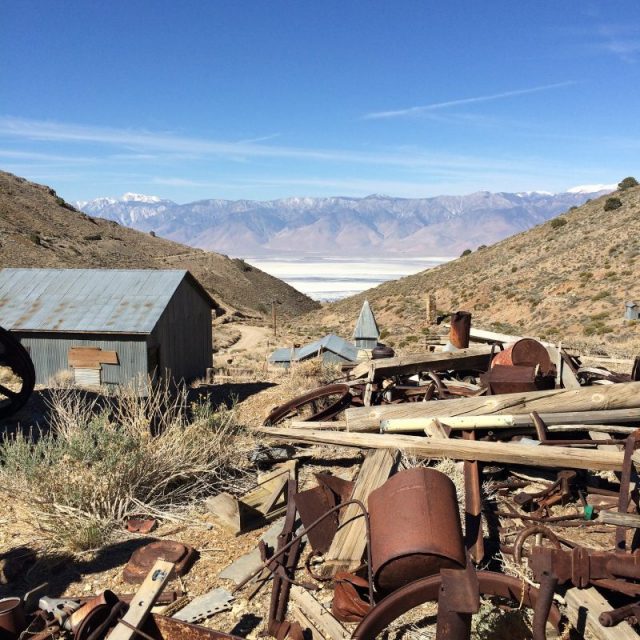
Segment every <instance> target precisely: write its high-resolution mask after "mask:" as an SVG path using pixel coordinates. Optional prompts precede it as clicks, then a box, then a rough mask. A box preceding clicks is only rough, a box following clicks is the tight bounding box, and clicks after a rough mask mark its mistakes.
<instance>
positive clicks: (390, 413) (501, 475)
mask: <svg viewBox="0 0 640 640" xmlns="http://www.w3.org/2000/svg"><path fill="white" fill-rule="evenodd" d="M470 320H471V316H470V314H468V313H465V312H458V313H457V314H454V315H453V316H452V318H451V331H450V334H449V341H448V344H447V345H444V348H443V349H442V350H440V351H437V352H435V351H434V352H428V353H421V354H417V355H411V356H401V357H395V356H392V357H388V358H376V359H372V360H370V361H367V362H363V363H361V364H359V365H357V366H356V367H355V368H352V369H351V370H350V371H349V373H348V376H347V377H346V378H345V379H343V380H340V381H336V382H335V383H334V384H332V385H329V386H327V387H323V388H321V389H317V390H314V391H311V392H308V393H305V394H304V395H302V396H300V397H298V398H294V399H293V400H292V401H291V402H289V403H286V404H285V405H283V406H281V407H278V408H276V409H275V410H274V411H273V412H272V413H271V414H270V415H269V417H268V418H267V420H266V422H265V425H264V426H263V427H261V428H260V429H259V431H260V432H261V433H262V434H264V436H265V438H264V440H262V441H261V444H260V446H259V447H258V448H257V449H256V451H255V452H254V454H253V457H252V460H253V462H254V464H255V466H256V467H257V469H259V470H260V472H259V473H258V474H257V482H256V484H255V485H254V486H253V487H251V488H250V489H249V490H246V491H245V492H244V493H243V494H242V495H238V494H237V493H233V492H229V493H220V494H218V495H216V496H214V497H211V498H209V499H208V500H207V501H206V505H205V506H206V510H207V512H208V513H209V514H211V515H212V516H213V517H214V518H215V520H216V522H217V523H218V525H219V526H220V527H221V528H223V529H224V530H225V531H226V532H227V534H228V535H229V536H230V537H231V538H232V539H233V540H235V539H236V538H235V536H242V535H244V534H246V533H247V532H249V531H255V530H257V529H261V528H263V527H264V531H263V532H262V535H261V537H260V540H259V543H258V546H257V548H255V549H253V550H252V551H250V552H248V553H245V554H244V555H241V556H240V557H235V555H236V554H230V555H233V556H234V557H235V559H234V560H233V562H232V563H231V564H230V565H228V566H227V567H225V568H224V569H223V570H222V571H221V572H220V573H219V574H218V575H217V576H212V582H214V588H213V589H212V590H211V591H209V592H207V593H206V594H204V595H201V596H199V597H196V598H195V599H192V600H190V601H189V598H185V597H184V594H182V593H179V592H175V591H174V592H170V591H167V590H166V586H167V583H168V580H169V579H170V578H171V577H172V576H177V575H182V574H183V573H186V572H188V571H189V569H190V567H191V565H192V564H193V563H194V562H196V561H197V558H198V553H197V551H196V549H194V548H193V547H190V546H189V545H185V544H181V543H179V542H177V541H171V540H162V541H155V542H152V543H150V544H148V545H146V546H144V547H141V548H140V549H138V550H137V551H136V552H135V553H134V554H133V555H132V556H131V559H130V561H129V563H128V564H127V566H126V567H125V568H124V571H123V576H124V579H125V580H126V581H127V582H130V583H134V584H138V583H140V582H141V585H140V587H139V588H138V591H137V592H136V593H135V594H131V595H130V596H128V597H125V596H118V595H116V594H114V593H112V592H111V591H105V592H103V593H101V594H98V595H97V596H95V597H92V598H83V599H79V598H78V599H76V598H70V599H55V598H51V597H47V596H45V595H43V594H42V593H30V594H26V595H25V596H24V597H22V598H8V599H5V600H3V601H0V640H1V639H3V638H7V639H10V640H14V639H16V638H18V637H22V638H25V639H26V638H30V639H32V640H33V639H34V638H35V639H36V640H44V638H50V637H56V638H57V637H64V638H72V639H73V640H100V639H102V638H108V639H109V640H129V639H131V640H132V639H133V638H137V637H141V638H145V639H147V640H149V639H152V640H155V639H159V638H173V639H174V638H182V637H185V638H187V637H188V638H195V639H199V638H202V639H205V638H234V637H236V636H235V635H229V634H227V633H222V632H219V631H214V630H212V629H211V628H209V627H208V625H209V623H210V622H213V623H215V620H216V618H215V616H217V615H219V614H220V613H221V612H223V611H229V610H231V615H235V614H236V613H239V612H240V611H241V609H240V608H237V607H238V606H239V603H241V602H244V603H245V604H244V605H243V606H244V612H245V613H244V614H243V617H244V616H246V615H252V614H254V613H255V614H256V616H258V614H259V613H260V611H261V610H262V609H261V607H263V609H264V610H265V615H264V623H265V624H264V629H263V635H268V636H271V637H275V638H277V640H284V638H287V637H289V638H292V639H294V640H302V639H303V638H306V639H307V640H309V639H311V640H322V639H325V640H346V639H347V638H354V639H357V640H370V639H373V638H375V637H377V636H379V635H381V634H387V637H389V636H395V637H401V636H402V635H406V634H409V635H411V634H414V635H415V633H416V629H417V628H418V627H419V625H420V624H422V623H425V624H430V625H431V631H433V633H432V634H431V635H425V637H435V638H437V639H438V640H466V639H468V638H471V637H482V638H493V637H497V635H493V634H492V632H489V633H487V632H485V633H484V635H482V634H481V633H480V632H479V631H478V629H477V628H476V627H474V625H476V624H477V621H478V618H479V617H481V616H477V617H476V618H475V619H474V614H476V613H478V612H480V613H482V610H484V608H486V607H489V608H491V610H492V611H493V612H496V615H505V616H506V615H515V616H520V619H521V620H522V624H524V625H525V627H526V628H527V629H528V634H529V636H530V637H533V638H534V639H535V640H542V639H544V638H553V637H569V636H568V635H567V634H568V633H573V634H577V636H576V635H574V636H573V637H587V638H599V639H612V638H622V639H626V638H637V637H638V634H637V633H636V628H637V627H638V624H639V622H640V551H638V545H639V544H640V534H639V532H640V513H639V510H638V500H639V492H638V476H637V465H639V464H640V429H639V428H638V427H640V381H639V380H640V365H639V364H638V361H636V362H635V363H634V366H633V368H632V371H631V373H630V374H621V373H614V372H611V371H609V370H608V369H605V368H602V367H593V366H589V367H587V366H584V365H583V363H582V360H581V358H580V357H579V356H578V355H576V354H573V353H569V352H568V351H567V350H566V349H563V348H561V347H556V346H554V345H551V344H546V343H543V342H541V341H538V340H533V339H531V338H520V337H513V336H499V335H496V334H487V332H478V331H474V330H472V329H471V323H470ZM474 337H480V338H482V339H483V340H485V342H486V341H488V342H489V344H481V345H474V346H470V340H472V339H474ZM270 443H271V444H270ZM309 445H312V446H311V447H310V446H309ZM342 447H345V448H347V449H346V451H349V450H351V451H355V452H356V454H357V455H361V458H359V460H361V464H360V466H359V469H358V470H357V473H356V474H351V475H348V477H345V473H340V471H339V470H338V471H337V472H336V473H335V475H334V474H332V473H329V472H327V470H326V469H325V468H323V470H321V471H320V470H318V469H317V467H315V466H313V467H312V465H309V466H308V467H305V466H303V465H305V464H306V462H308V461H309V460H316V461H317V460H318V459H321V460H322V456H323V455H324V456H325V460H324V462H326V463H327V465H325V466H330V465H331V463H332V462H334V461H335V455H336V450H338V449H339V450H340V451H345V449H342ZM323 452H324V453H323ZM439 461H447V462H442V463H441V462H439ZM311 468H313V469H314V470H315V473H314V474H313V475H311V474H310V472H309V471H310V469H311ZM334 470H335V469H334ZM303 476H304V479H303V480H301V477H303ZM230 491H231V490H230ZM153 525H154V522H153V521H146V520H144V519H143V518H141V519H135V520H132V521H131V522H130V523H128V527H129V528H130V530H131V531H140V532H147V533H148V531H150V530H151V528H152V527H153ZM218 535H222V534H221V533H219V534H218ZM238 546H240V545H238ZM215 581H218V583H215ZM230 583H232V584H233V585H234V587H228V585H229V584H230ZM267 586H269V588H268V589H267V588H265V587H267ZM225 587H227V588H228V589H229V590H227V588H225ZM262 598H264V599H265V600H268V602H266V601H263V600H262ZM158 604H163V605H165V606H166V608H165V609H164V610H162V612H156V611H152V607H154V605H158ZM263 605H264V606H263ZM416 612H419V613H416ZM209 619H211V621H210V620H209ZM218 620H219V618H218ZM425 621H426V622H425ZM238 625H239V623H238V624H237V625H236V626H234V629H233V630H232V631H231V634H234V633H241V631H240V627H239V626H238ZM244 635H246V633H244ZM252 637H256V636H255V634H254V635H252ZM500 637H527V636H526V635H522V634H520V635H516V634H508V635H502V636H500Z"/></svg>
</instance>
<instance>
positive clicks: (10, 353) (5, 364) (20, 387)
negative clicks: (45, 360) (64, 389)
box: [0, 327, 36, 420]
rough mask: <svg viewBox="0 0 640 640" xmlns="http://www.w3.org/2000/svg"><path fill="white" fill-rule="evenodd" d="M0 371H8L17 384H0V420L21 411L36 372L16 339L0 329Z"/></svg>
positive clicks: (30, 390)
mask: <svg viewBox="0 0 640 640" xmlns="http://www.w3.org/2000/svg"><path fill="white" fill-rule="evenodd" d="M0 369H9V370H10V371H11V374H12V377H14V378H15V379H16V380H18V381H19V382H16V383H15V385H14V384H10V385H9V384H6V383H5V384H3V383H0V420H2V419H3V418H8V417H9V416H10V415H12V414H14V413H15V412H16V411H18V410H19V409H21V408H22V407H23V406H24V405H25V403H26V402H27V400H28V399H29V396H30V395H31V393H32V391H33V388H34V386H35V384H36V372H35V369H34V367H33V362H32V361H31V357H30V356H29V353H28V352H27V350H26V349H25V348H24V347H23V346H22V345H21V344H20V342H19V341H18V339H17V338H16V337H15V336H14V335H13V334H12V333H11V332H10V331H7V330H6V329H3V328H2V327H0Z"/></svg>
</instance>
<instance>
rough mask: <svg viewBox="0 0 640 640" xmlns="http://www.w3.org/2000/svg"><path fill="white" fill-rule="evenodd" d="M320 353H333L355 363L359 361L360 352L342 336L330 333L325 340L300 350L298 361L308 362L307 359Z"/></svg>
mask: <svg viewBox="0 0 640 640" xmlns="http://www.w3.org/2000/svg"><path fill="white" fill-rule="evenodd" d="M319 351H320V352H322V351H332V352H333V353H335V354H337V355H339V356H341V357H342V358H345V359H346V360H351V361H353V362H355V361H356V360H357V359H358V350H357V349H356V347H355V345H353V344H352V343H351V342H348V341H347V340H345V339H344V338H341V337H340V336H336V335H334V334H332V333H330V334H329V335H327V336H325V337H324V338H321V339H320V340H316V341H315V342H312V343H311V344H308V345H306V346H304V347H302V348H301V349H298V353H297V354H296V360H306V359H307V358H310V357H312V356H314V355H316V354H317V353H318V352H319Z"/></svg>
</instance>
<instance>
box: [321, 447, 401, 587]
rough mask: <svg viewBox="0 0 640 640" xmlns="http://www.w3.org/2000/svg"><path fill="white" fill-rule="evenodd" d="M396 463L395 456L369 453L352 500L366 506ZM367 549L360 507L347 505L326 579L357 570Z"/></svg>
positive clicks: (325, 568)
mask: <svg viewBox="0 0 640 640" xmlns="http://www.w3.org/2000/svg"><path fill="white" fill-rule="evenodd" d="M396 459H397V455H396V454H395V453H391V452H390V451H386V450H384V449H380V450H378V451H370V452H369V453H368V454H367V455H366V457H365V459H364V462H363V463H362V466H361V467H360V473H358V477H357V478H356V482H355V486H354V488H353V494H352V496H351V497H352V498H353V499H355V500H360V502H362V503H364V505H365V506H367V503H368V501H369V494H370V493H371V492H372V491H373V490H374V489H377V488H378V487H380V486H381V485H382V484H384V483H385V482H386V481H387V479H388V478H389V475H390V474H391V471H392V469H393V467H394V465H395V463H396ZM366 546H367V535H366V526H365V521H364V518H363V517H362V510H361V509H360V507H359V506H358V505H357V504H350V505H347V507H346V509H345V511H344V514H343V515H342V517H341V518H340V528H339V529H338V532H337V533H336V535H335V537H334V538H333V541H332V542H331V546H330V547H329V551H327V553H326V555H325V562H324V565H323V566H322V571H323V573H324V575H335V573H336V572H337V571H352V570H354V569H357V568H358V567H359V566H360V564H361V563H362V556H363V554H364V551H365V548H366Z"/></svg>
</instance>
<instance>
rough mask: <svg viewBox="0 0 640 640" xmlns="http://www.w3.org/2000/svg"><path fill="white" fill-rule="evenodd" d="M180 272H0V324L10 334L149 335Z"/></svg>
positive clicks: (186, 274) (184, 274)
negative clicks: (29, 332) (40, 332)
mask: <svg viewBox="0 0 640 640" xmlns="http://www.w3.org/2000/svg"><path fill="white" fill-rule="evenodd" d="M185 277H186V278H188V279H189V280H190V282H191V284H193V285H194V287H195V288H196V289H197V290H198V292H199V293H200V294H201V295H202V296H203V297H204V298H205V299H206V301H207V302H208V303H209V304H210V306H211V307H215V306H216V303H215V302H214V301H213V299H212V298H211V297H210V296H209V294H208V293H207V292H206V291H205V290H204V289H203V287H202V286H201V285H200V284H199V283H198V281H197V280H196V279H195V278H194V277H193V276H192V275H191V274H190V273H189V272H188V271H185V270H149V269H2V270H1V271H0V325H2V326H3V327H5V328H6V329H11V330H14V331H20V332H27V331H55V332H73V333H94V332H99V333H101V334H105V333H106V334H109V333H126V334H149V333H151V332H152V331H153V329H154V327H155V326H156V324H157V322H158V320H159V319H160V316H161V315H162V313H163V312H164V310H165V308H166V306H167V304H168V303H169V300H170V299H171V297H172V296H173V294H174V292H175V291H176V289H177V288H178V286H179V285H180V283H181V282H182V280H183V279H184V278H185Z"/></svg>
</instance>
